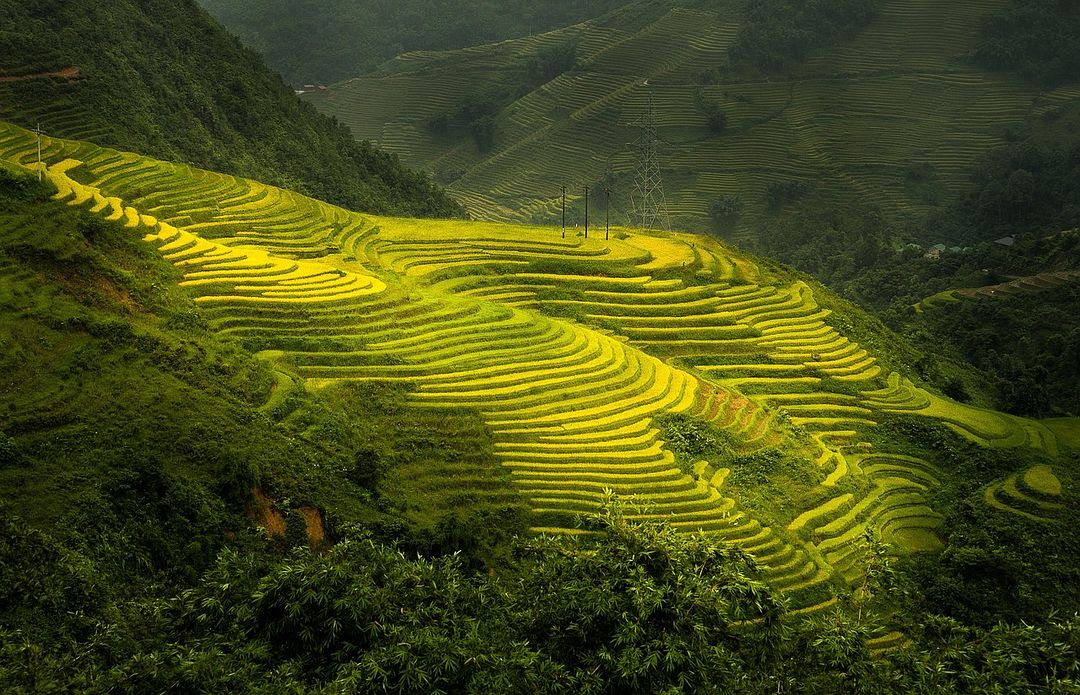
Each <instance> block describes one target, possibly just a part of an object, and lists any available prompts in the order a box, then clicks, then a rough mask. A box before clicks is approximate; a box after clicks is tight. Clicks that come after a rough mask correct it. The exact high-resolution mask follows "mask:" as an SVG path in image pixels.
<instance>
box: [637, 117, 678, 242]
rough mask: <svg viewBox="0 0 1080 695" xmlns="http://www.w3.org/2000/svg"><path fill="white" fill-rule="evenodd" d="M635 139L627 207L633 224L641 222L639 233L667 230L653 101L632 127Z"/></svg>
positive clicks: (669, 220) (667, 220)
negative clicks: (630, 209)
mask: <svg viewBox="0 0 1080 695" xmlns="http://www.w3.org/2000/svg"><path fill="white" fill-rule="evenodd" d="M634 124H635V125H636V126H637V128H638V139H637V141H636V142H635V143H634V148H635V150H636V152H637V162H636V163H635V170H636V172H635V176H634V191H633V192H632V193H631V194H630V206H631V207H632V208H633V214H634V219H635V221H637V220H640V222H641V228H642V229H656V228H660V229H670V228H671V218H670V217H669V216H668V211H667V201H666V200H665V198H664V180H663V178H662V177H661V175H660V160H659V157H658V150H659V145H660V140H659V138H658V137H657V136H656V111H655V110H654V109H653V102H652V97H651V96H650V97H649V103H648V106H647V107H646V110H645V113H644V114H642V115H641V117H640V118H638V119H637V121H635V123H634Z"/></svg>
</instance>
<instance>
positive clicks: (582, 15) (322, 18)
mask: <svg viewBox="0 0 1080 695" xmlns="http://www.w3.org/2000/svg"><path fill="white" fill-rule="evenodd" d="M627 2H628V0H588V1H587V2H564V1H560V0H531V1H529V2H525V1H524V0H510V1H507V0H502V1H501V2H491V1H490V0H437V1H436V2H419V1H417V0H398V1H397V2H393V3H387V2H372V1H371V0H359V1H358V0H317V1H316V2H305V3H297V2H292V1H291V0H257V1H255V2H252V1H251V0H247V1H246V2H245V1H244V0H200V4H201V5H202V6H203V7H205V8H206V9H207V10H209V11H210V12H211V13H212V14H213V15H214V16H215V17H217V18H218V19H219V20H220V21H221V23H222V24H224V25H225V26H226V27H228V28H229V30H231V31H233V32H235V33H236V34H237V35H239V36H240V38H242V39H243V40H244V41H245V42H246V43H247V44H248V45H249V46H251V47H253V48H255V49H256V50H258V51H259V52H260V53H262V54H263V55H264V56H265V57H266V61H267V63H269V65H270V67H272V68H274V69H275V70H278V71H279V72H281V74H282V75H283V76H284V77H285V79H286V80H289V81H290V82H292V83H293V84H295V85H302V84H305V83H310V82H324V83H325V82H336V81H338V80H343V79H345V78H348V77H353V76H355V75H359V74H362V73H364V72H367V71H369V70H371V69H372V68H374V67H376V66H377V65H378V64H379V63H382V62H383V61H385V60H388V59H390V58H393V57H394V56H395V55H397V54H398V53H401V52H403V51H414V50H446V49H453V48H464V47H465V46H474V45H477V44H482V43H490V42H492V41H501V40H503V39H508V38H512V37H517V36H526V35H529V34H535V33H538V32H545V31H551V30H552V29H558V28H559V27H564V26H567V25H570V24H577V23H578V22H581V21H583V20H586V19H590V18H592V17H596V16H598V15H601V14H604V13H605V12H607V11H608V10H610V9H612V8H615V7H619V6H621V5H625V4H626V3H627Z"/></svg>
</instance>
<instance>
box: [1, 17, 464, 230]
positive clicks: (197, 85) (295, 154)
mask: <svg viewBox="0 0 1080 695" xmlns="http://www.w3.org/2000/svg"><path fill="white" fill-rule="evenodd" d="M0 118H4V119H7V120H10V121H13V122H16V123H19V124H21V125H23V126H26V127H28V128H33V127H35V126H37V125H38V124H40V125H41V127H42V128H43V129H44V130H45V131H46V132H47V133H50V134H52V135H56V136H64V137H77V138H81V139H85V140H91V141H94V142H97V143H99V144H103V145H109V146H114V147H120V148H124V149H131V150H138V151H140V152H146V153H149V154H153V155H156V156H159V157H163V158H166V159H170V160H178V161H188V162H192V163H194V164H196V165H199V166H205V167H209V168H213V169H216V170H222V171H230V172H234V173H237V174H242V175H245V176H253V177H257V178H260V179H262V180H267V181H272V182H275V183H278V184H281V185H285V186H289V187H290V188H295V189H297V190H303V191H305V192H306V193H308V194H310V195H313V196H316V197H319V198H322V199H325V200H332V201H334V202H336V203H340V204H343V205H348V206H351V207H354V208H359V209H365V210H372V211H381V212H397V213H400V214H412V215H437V216H452V215H456V214H458V213H459V208H458V207H457V206H456V205H455V204H453V203H452V202H451V201H450V200H449V199H448V198H446V196H445V194H444V193H443V192H442V191H441V190H440V189H439V188H438V187H437V186H434V185H432V183H431V181H430V180H429V179H428V178H427V177H426V176H424V175H422V174H419V173H416V172H412V171H409V170H408V169H406V168H404V167H402V166H401V164H400V163H399V162H398V161H397V160H396V159H395V158H394V157H392V156H389V155H387V154H386V153H384V152H381V151H379V150H377V149H376V148H374V147H372V146H371V145H370V144H368V143H362V142H355V141H354V140H353V139H352V137H351V136H350V134H349V132H348V131H347V130H346V129H345V128H342V127H340V126H339V125H338V124H336V123H334V122H333V121H332V120H331V119H328V118H326V117H324V116H321V115H320V114H318V113H317V112H315V110H314V109H312V108H311V107H310V106H308V105H305V104H302V103H300V102H298V101H297V100H296V98H295V96H294V95H293V93H292V90H291V89H289V88H288V87H286V85H285V84H284V83H283V82H282V81H281V79H280V78H279V77H277V76H276V75H274V74H273V73H271V72H270V71H269V70H268V69H267V68H266V66H265V64H264V63H263V61H262V59H261V58H260V57H259V56H257V55H256V54H255V53H253V52H252V51H250V50H247V49H245V48H244V47H243V46H242V45H241V44H240V42H239V41H238V40H237V39H235V38H234V37H232V36H231V35H229V34H228V33H227V32H225V30H224V29H222V28H221V26H220V25H218V24H217V23H216V22H215V21H214V20H213V19H212V18H210V16H209V15H207V14H206V13H205V12H204V11H203V10H201V9H200V8H199V7H198V5H197V4H196V3H195V2H194V0H183V1H182V2H163V1H162V0H153V1H151V2H134V0H121V1H119V2H109V3H94V2H87V1H84V0H78V1H77V2H60V1H59V0H46V1H45V2H35V3H17V2H4V3H0Z"/></svg>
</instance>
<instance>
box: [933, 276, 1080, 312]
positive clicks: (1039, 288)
mask: <svg viewBox="0 0 1080 695" xmlns="http://www.w3.org/2000/svg"><path fill="white" fill-rule="evenodd" d="M1076 282H1080V271H1076V270H1061V271H1054V272H1046V273H1039V274H1038V275H1030V276H1027V277H1019V278H1014V279H1012V280H1009V281H1008V282H1002V283H998V284H996V285H985V286H983V287H964V288H961V289H958V290H945V291H944V292H938V293H937V294H934V295H931V296H930V297H927V298H926V299H924V300H922V301H920V302H917V303H916V304H915V311H917V312H920V313H921V312H923V311H926V310H927V309H937V308H940V307H941V306H942V305H944V304H948V303H950V302H957V301H960V300H962V299H995V300H1004V299H1009V298H1010V297H1017V296H1023V295H1030V294H1038V293H1040V292H1046V291H1048V290H1053V289H1055V288H1058V287H1061V286H1063V285H1068V284H1072V283H1076Z"/></svg>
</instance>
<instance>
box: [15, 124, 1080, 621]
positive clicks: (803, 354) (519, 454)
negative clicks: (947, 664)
mask: <svg viewBox="0 0 1080 695" xmlns="http://www.w3.org/2000/svg"><path fill="white" fill-rule="evenodd" d="M34 144H35V143H34V139H33V137H32V136H31V134H29V133H27V132H26V131H23V130H19V129H16V128H13V127H7V128H6V129H5V130H4V133H3V136H2V137H0V156H2V157H3V158H4V159H6V160H7V161H10V162H13V163H18V164H21V165H23V166H30V167H31V168H32V167H33V166H34V165H33V161H34V158H35V157H36V153H35V149H34ZM45 158H46V163H47V165H48V168H47V172H46V173H47V176H48V178H49V180H50V181H51V182H52V183H53V184H54V185H56V186H57V188H58V191H59V192H58V194H57V198H58V199H60V200H66V201H68V202H69V203H71V204H74V205H78V206H81V207H84V208H86V209H89V210H90V211H91V212H93V213H95V214H97V215H98V216H100V218H102V219H104V220H106V221H122V222H123V223H124V224H125V225H126V226H127V227H128V228H130V229H131V230H132V233H137V234H139V235H143V236H145V240H146V242H148V243H149V244H150V245H151V246H153V247H155V248H157V249H158V251H159V252H160V253H161V254H162V256H163V257H164V258H165V259H167V260H169V261H171V262H172V263H173V264H175V265H176V266H177V268H178V269H179V270H180V271H181V272H182V274H183V275H182V279H181V282H180V285H181V287H184V288H187V290H188V291H189V292H191V293H192V295H193V296H194V302H195V306H196V307H197V316H198V320H200V321H202V322H205V325H206V326H207V327H208V329H209V330H211V331H213V332H215V333H216V334H217V335H219V336H220V337H221V338H222V339H223V340H226V341H228V342H231V343H233V344H238V345H241V346H243V347H244V348H246V349H248V350H251V351H257V352H258V354H259V355H260V356H261V357H262V358H263V359H264V360H265V361H266V363H267V364H268V365H270V368H271V369H272V370H273V371H274V372H275V374H276V375H277V376H275V380H276V382H277V383H278V384H279V385H285V386H287V385H289V384H298V385H299V384H303V385H304V386H306V388H307V389H309V390H318V391H323V390H325V391H327V392H336V390H337V389H340V388H342V387H343V386H345V385H350V384H351V385H360V384H379V383H382V384H398V385H401V386H403V387H405V389H406V390H407V392H408V394H407V397H406V402H407V403H409V404H411V405H412V406H415V407H419V408H436V409H440V410H445V409H459V408H465V409H470V410H474V411H479V413H480V416H481V418H482V419H483V422H484V423H485V424H486V426H487V428H489V429H490V432H491V435H490V436H491V446H492V447H493V451H494V456H495V458H496V459H497V460H498V461H499V462H500V463H501V464H502V467H503V468H504V469H505V470H507V471H509V473H510V478H511V479H512V481H513V487H514V488H515V489H516V490H517V492H518V494H519V495H521V497H522V498H523V500H524V501H525V502H526V503H527V505H528V506H529V508H530V509H531V514H532V520H531V524H532V526H533V527H534V528H536V529H538V530H550V531H557V532H560V533H565V532H575V529H577V532H580V529H579V528H578V522H577V521H575V516H576V515H578V514H585V513H588V512H590V511H593V510H595V509H596V508H597V505H598V503H599V500H600V499H601V498H602V497H603V495H604V490H606V489H611V490H614V491H615V492H617V493H619V494H621V495H635V496H637V497H638V498H639V499H640V500H641V501H642V502H644V503H646V505H647V506H646V507H645V508H643V509H642V510H640V511H639V512H636V513H635V514H634V515H632V516H634V517H635V518H649V519H652V518H656V519H666V520H668V521H670V523H672V525H673V526H675V527H676V528H678V529H680V530H686V531H691V530H698V529H705V530H709V531H711V532H713V533H714V534H716V535H717V536H718V537H720V538H724V539H726V540H728V541H730V542H731V543H734V544H736V545H738V546H740V547H742V548H744V549H745V550H746V551H747V552H749V553H750V554H751V555H753V556H754V557H755V558H756V559H757V560H758V562H759V563H761V564H762V565H763V567H764V568H765V570H766V571H765V576H766V578H767V579H768V580H769V581H770V583H771V584H772V585H773V586H774V587H776V588H778V589H782V590H784V591H785V592H786V593H788V594H790V596H791V600H792V601H793V602H794V603H795V604H796V605H803V606H806V607H810V606H815V605H818V606H820V605H824V604H828V603H829V602H830V601H831V600H833V598H834V594H835V592H836V591H837V590H838V588H839V587H841V586H843V585H844V583H845V582H852V581H857V578H858V576H859V573H860V565H859V564H858V562H857V561H856V559H857V554H856V553H857V550H856V547H857V546H855V545H853V543H854V542H855V541H856V540H857V539H858V538H859V537H861V534H862V533H863V531H864V530H866V529H871V530H875V531H877V532H880V533H881V534H882V535H883V537H884V538H885V539H886V540H888V541H889V542H890V543H894V544H895V545H896V547H897V549H898V551H899V552H901V553H913V552H920V551H927V550H935V549H939V548H940V547H941V539H940V536H939V535H938V532H939V531H938V530H939V529H940V528H941V525H942V522H943V516H942V512H941V511H938V510H936V509H934V507H933V506H932V505H933V500H934V495H935V494H936V491H937V490H939V489H940V488H942V486H945V487H946V488H947V487H948V486H949V485H951V484H954V483H950V482H949V481H950V480H952V476H955V475H958V471H964V470H967V468H969V467H970V463H965V464H963V465H961V464H958V463H956V462H953V461H951V460H950V458H949V457H950V456H952V455H953V454H952V453H949V452H953V451H955V452H957V453H959V452H964V453H963V454H962V456H964V457H969V456H975V457H976V459H978V458H981V457H984V456H985V454H975V453H973V452H974V451H976V450H979V448H980V447H986V448H989V449H991V450H993V449H997V448H1001V447H1004V448H1015V447H1029V448H1032V449H1034V450H1041V451H1042V452H1043V453H1044V455H1045V456H1048V457H1055V456H1057V455H1058V454H1059V452H1060V447H1059V444H1058V442H1057V437H1056V436H1055V434H1054V433H1053V432H1052V431H1051V430H1050V429H1048V428H1047V427H1045V426H1044V425H1042V424H1040V423H1039V422H1037V421H1032V420H1026V419H1022V418H1017V417H1014V416H1008V415H1003V414H1000V413H995V412H992V411H989V410H983V409H980V408H976V407H972V406H966V405H961V404H959V403H955V402H952V401H950V400H948V399H946V398H944V397H942V396H940V395H937V393H935V392H934V391H932V390H927V388H926V387H924V386H920V385H919V384H918V383H917V382H913V381H912V380H911V379H912V378H917V377H916V375H915V373H914V371H913V368H912V365H914V364H915V363H916V361H918V360H919V355H918V354H917V353H914V352H913V351H911V350H910V349H905V348H904V347H903V344H902V343H899V342H897V341H896V339H895V338H894V337H892V336H890V335H889V334H888V333H887V332H886V331H885V329H884V328H883V327H882V326H881V325H880V324H877V323H876V322H874V321H872V320H870V319H868V318H867V317H866V316H865V315H863V314H861V313H860V312H859V311H858V310H856V309H855V308H854V307H851V306H850V305H845V304H843V303H842V302H840V301H839V300H837V299H836V298H835V297H833V296H832V295H831V294H830V293H828V292H827V291H825V290H824V289H823V288H821V287H820V286H816V285H812V284H810V283H808V282H807V281H804V280H801V279H798V278H796V277H793V276H792V275H791V274H790V273H788V272H786V271H783V270H780V269H777V268H774V267H771V266H769V265H767V264H763V263H760V262H757V261H755V260H753V259H751V258H748V257H746V256H743V255H740V254H737V253H734V252H732V251H731V250H729V249H727V248H725V247H723V246H721V245H719V244H717V243H716V242H713V241H710V240H708V239H706V238H694V237H692V236H682V235H649V234H643V233H641V232H640V231H637V230H633V229H627V228H616V229H615V230H613V233H612V234H611V236H610V237H609V238H604V237H603V236H599V235H596V234H595V232H594V234H593V236H591V237H589V238H584V237H582V236H572V237H570V238H565V239H564V238H561V237H560V236H559V235H558V232H557V230H554V229H552V228H550V227H549V228H544V227H513V226H507V225H500V224H490V223H484V224H481V223H467V222H421V221H417V220H408V219H397V218H383V217H373V216H367V215H361V214H357V213H350V212H346V211H344V210H342V209H340V208H335V207H332V206H330V205H327V204H325V203H320V202H317V201H314V200H312V199H309V198H304V197H302V196H299V195H297V194H294V193H290V192H288V191H283V190H281V189H277V188H273V187H269V186H266V185H264V184H258V183H255V182H252V181H248V180H244V179H239V178H234V177H230V176H223V175H217V174H210V173H207V172H203V171H199V170H195V169H192V168H190V167H187V166H183V165H173V164H166V163H161V162H156V161H153V160H148V159H143V158H140V157H137V156H134V155H128V154H121V153H118V152H114V151H111V150H105V149H101V148H98V147H95V146H92V145H87V144H80V143H75V142H69V141H61V140H52V139H50V140H48V141H47V142H46V148H45ZM900 416H902V417H900ZM898 417H899V420H898ZM909 418H915V419H919V420H923V419H925V420H926V421H927V422H929V423H937V424H936V425H931V426H930V427H931V429H930V430H928V431H924V430H920V429H915V430H911V431H908V430H906V429H904V427H905V426H901V424H902V423H903V422H907V420H908V419H909ZM934 428H937V429H934ZM950 431H951V433H950ZM927 432H929V434H927ZM890 433H894V434H890ZM953 433H955V434H953ZM956 435H959V438H956ZM939 437H945V438H946V439H949V438H954V439H956V441H955V443H953V444H950V445H949V448H947V449H945V450H941V449H939V448H938V446H937V444H936V442H938V441H939V440H938V439H937V438H939ZM965 442H967V443H965ZM957 447H959V448H957ZM969 449H970V451H969ZM1014 460H1015V461H1016V463H1006V461H1010V462H1011V461H1014ZM1024 460H1026V457H1018V458H1015V459H1014V457H1013V456H1011V455H1010V456H1009V457H1007V458H1005V459H1000V460H998V459H996V458H993V457H991V459H990V460H989V461H988V462H985V463H984V464H983V465H984V466H986V470H985V471H983V473H981V474H979V475H983V476H986V475H989V477H987V478H985V479H981V478H979V477H978V476H976V478H975V479H974V480H973V479H967V478H966V477H965V478H963V479H962V480H963V484H964V485H971V484H973V483H975V484H979V483H978V482H977V481H978V480H982V483H989V482H992V480H993V479H994V478H996V477H997V476H1000V475H1004V474H1006V473H1009V472H1011V467H1012V466H1014V465H1017V463H1019V462H1022V461H1024ZM1048 460H1051V459H1048ZM958 466H959V468H958ZM1055 470H1058V469H1057V468H1055ZM471 471H475V466H474V464H473V463H471V462H470V461H469V460H468V458H463V459H462V460H461V463H460V464H458V465H456V466H449V467H447V468H445V469H442V468H428V469H426V470H425V471H424V472H423V473H422V474H420V473H419V472H418V474H420V475H423V476H430V479H431V484H432V485H434V486H436V487H442V488H443V490H444V492H445V493H446V494H449V491H448V490H447V486H449V488H450V489H453V490H458V491H459V492H468V497H467V499H469V500H472V501H473V502H475V503H481V502H483V501H484V500H485V499H488V495H489V494H490V495H494V498H493V499H494V500H495V503H496V504H503V503H505V502H506V497H505V495H506V491H505V488H504V487H501V485H502V484H501V483H497V481H495V480H492V481H491V482H486V481H485V480H484V479H483V478H482V477H477V474H476V473H475V472H471ZM1067 471H1068V469H1066V468H1062V469H1061V470H1060V471H1059V473H1058V474H1060V475H1067V474H1068V473H1067ZM485 475H486V474H485ZM963 475H965V476H966V475H967V474H966V473H964V474H963ZM493 484H494V487H492V485H493ZM1051 520H1052V519H1051Z"/></svg>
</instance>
